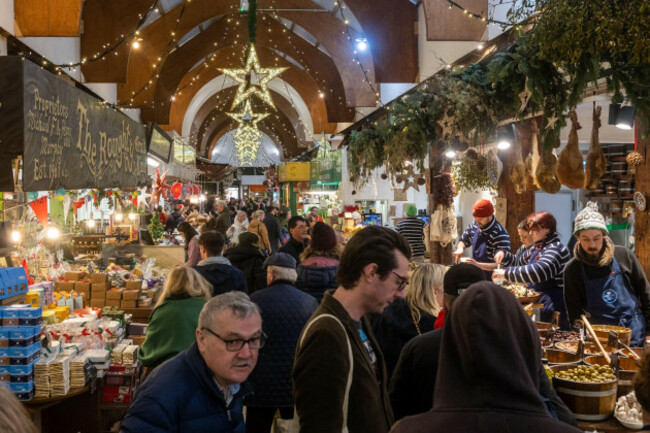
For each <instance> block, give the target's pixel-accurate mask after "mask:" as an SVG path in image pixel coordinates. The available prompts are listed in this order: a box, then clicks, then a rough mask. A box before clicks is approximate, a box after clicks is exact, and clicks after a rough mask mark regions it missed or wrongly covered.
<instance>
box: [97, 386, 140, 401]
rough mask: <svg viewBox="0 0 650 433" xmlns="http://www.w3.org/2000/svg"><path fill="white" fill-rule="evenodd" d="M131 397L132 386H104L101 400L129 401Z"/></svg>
mask: <svg viewBox="0 0 650 433" xmlns="http://www.w3.org/2000/svg"><path fill="white" fill-rule="evenodd" d="M132 397H133V387H130V386H105V387H104V390H103V393H102V401H104V402H105V403H130V402H131V398H132Z"/></svg>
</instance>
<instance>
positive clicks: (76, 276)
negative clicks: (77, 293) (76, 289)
mask: <svg viewBox="0 0 650 433" xmlns="http://www.w3.org/2000/svg"><path fill="white" fill-rule="evenodd" d="M85 276H86V273H85V272H72V271H71V272H66V273H65V274H63V279H64V280H70V281H78V280H82V279H83V278H84V277H85Z"/></svg>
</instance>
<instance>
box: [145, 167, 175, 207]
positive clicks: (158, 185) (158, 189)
mask: <svg viewBox="0 0 650 433" xmlns="http://www.w3.org/2000/svg"><path fill="white" fill-rule="evenodd" d="M166 180H167V171H165V172H164V173H163V175H162V176H161V175H160V171H159V170H158V167H156V180H155V181H154V183H153V192H152V194H151V200H150V201H149V203H150V204H158V202H159V201H160V197H164V196H165V193H166V192H167V190H169V188H171V185H168V184H167V182H166Z"/></svg>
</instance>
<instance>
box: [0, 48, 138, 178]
mask: <svg viewBox="0 0 650 433" xmlns="http://www.w3.org/2000/svg"><path fill="white" fill-rule="evenodd" d="M0 95H2V101H1V102H2V111H3V115H2V116H0V141H1V142H2V143H3V148H2V150H0V152H2V155H0V156H4V157H9V158H11V157H13V156H15V155H19V154H22V155H23V160H24V168H23V188H24V190H25V191H46V190H53V189H57V188H60V187H62V188H65V189H82V188H97V187H100V188H124V187H136V186H143V185H145V184H147V183H148V176H147V141H146V130H145V127H144V125H142V124H140V123H138V122H136V121H135V120H133V119H131V118H129V117H128V116H126V115H125V114H123V113H121V112H119V111H117V110H114V109H113V108H112V107H110V106H108V105H106V104H105V103H104V102H103V101H101V100H99V99H97V98H95V97H93V96H92V95H90V94H89V93H87V92H85V91H83V90H81V89H78V88H76V87H74V86H72V85H70V84H68V83H67V82H66V81H64V80H63V79H61V78H59V77H57V76H55V75H53V74H52V73H50V72H48V71H46V70H44V69H42V68H40V67H39V66H38V65H35V64H34V63H32V62H30V61H28V60H21V59H20V58H16V57H0ZM5 144H6V145H5Z"/></svg>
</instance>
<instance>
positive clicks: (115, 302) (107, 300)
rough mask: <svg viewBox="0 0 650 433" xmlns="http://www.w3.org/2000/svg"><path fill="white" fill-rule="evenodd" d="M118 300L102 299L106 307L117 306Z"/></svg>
mask: <svg viewBox="0 0 650 433" xmlns="http://www.w3.org/2000/svg"><path fill="white" fill-rule="evenodd" d="M120 302H122V301H120V300H119V299H106V300H105V301H104V305H106V306H107V307H119V306H120Z"/></svg>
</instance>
